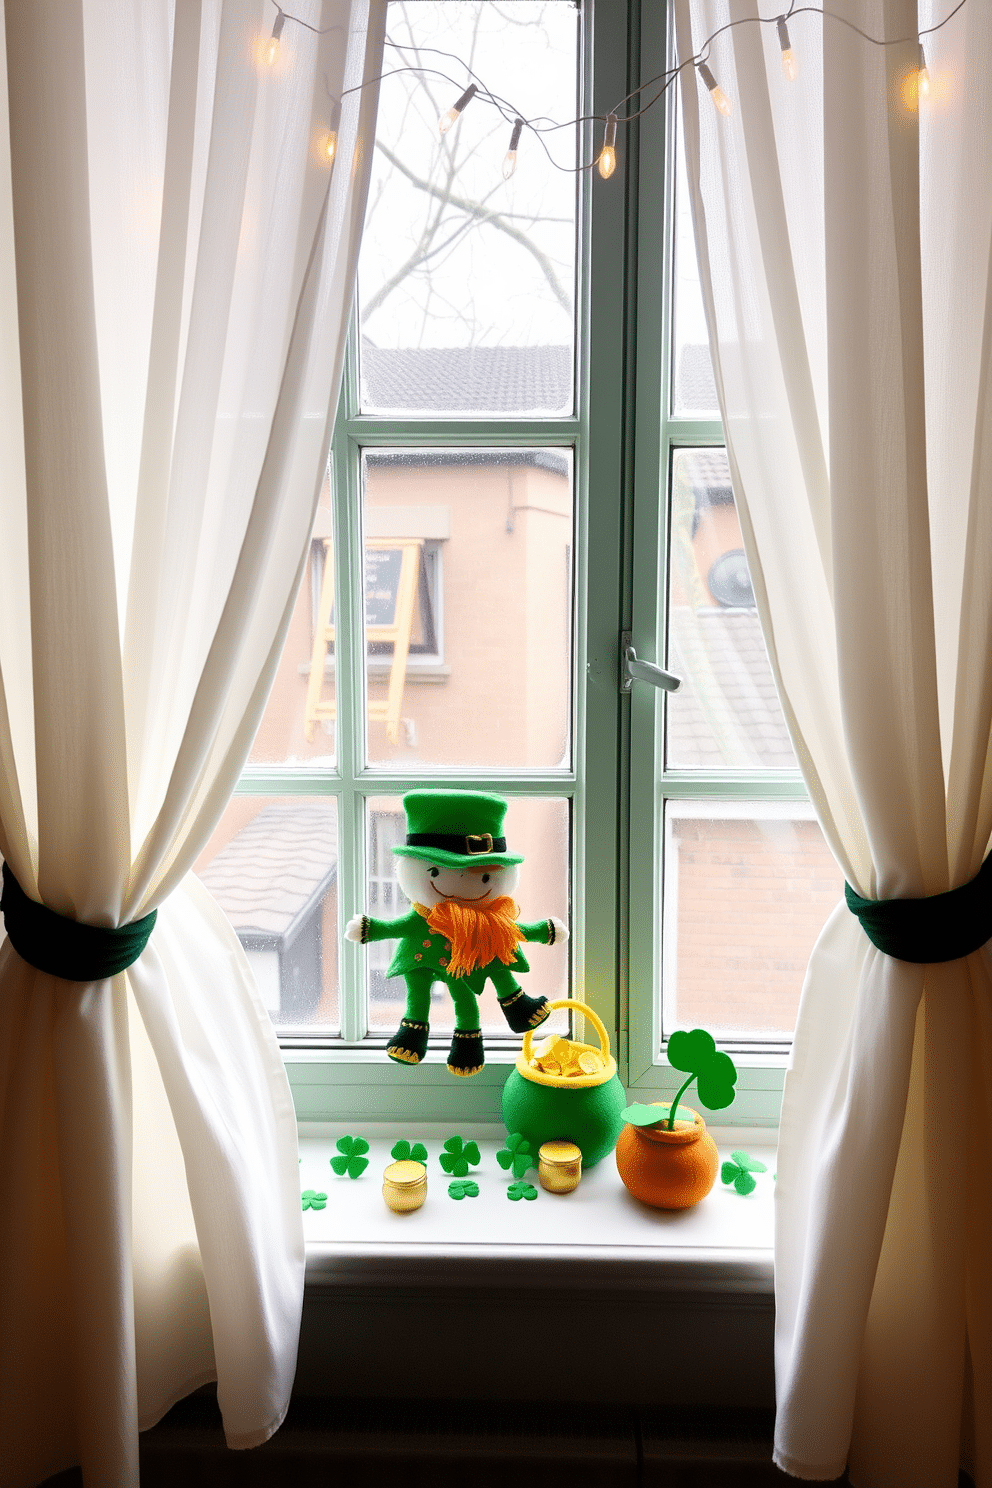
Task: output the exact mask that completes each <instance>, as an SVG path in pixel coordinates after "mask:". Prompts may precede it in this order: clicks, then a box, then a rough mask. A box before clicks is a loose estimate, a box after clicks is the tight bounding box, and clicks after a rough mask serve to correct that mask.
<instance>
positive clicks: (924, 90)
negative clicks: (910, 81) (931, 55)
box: [917, 41, 930, 98]
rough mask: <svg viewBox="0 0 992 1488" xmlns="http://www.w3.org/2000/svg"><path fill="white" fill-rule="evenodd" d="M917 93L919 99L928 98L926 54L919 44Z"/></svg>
mask: <svg viewBox="0 0 992 1488" xmlns="http://www.w3.org/2000/svg"><path fill="white" fill-rule="evenodd" d="M917 92H918V94H919V96H920V97H921V98H929V97H930V74H929V72H927V54H926V52H925V51H924V50H923V43H922V41H921V42H920V70H919V73H918V82H917Z"/></svg>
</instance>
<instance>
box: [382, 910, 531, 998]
mask: <svg viewBox="0 0 992 1488" xmlns="http://www.w3.org/2000/svg"><path fill="white" fill-rule="evenodd" d="M518 923H519V924H520V930H521V933H522V934H523V937H524V939H525V940H530V941H539V942H540V943H541V944H542V945H548V944H550V943H551V942H552V940H553V939H554V935H553V931H552V926H551V921H550V920H537V921H535V922H534V923H533V924H530V925H525V924H524V923H523V922H522V921H520V922H518ZM362 940H363V941H367V940H398V941H399V945H398V946H397V947H396V954H395V955H394V956H393V959H392V961H390V963H389V970H388V971H387V972H386V975H387V976H391V977H393V976H403V975H404V974H405V973H406V972H408V971H432V972H434V974H435V977H436V979H437V980H438V981H439V982H442V981H444V982H446V981H448V980H451V981H455V980H456V979H455V978H454V977H451V978H449V976H448V970H447V967H448V952H449V951H450V950H451V943H450V942H449V941H446V940H445V938H444V936H443V935H438V934H436V933H435V932H434V931H432V930H431V928H430V926H429V925H428V924H427V921H426V919H425V918H424V916H423V915H420V914H418V913H417V911H416V910H415V909H411V910H410V912H409V913H408V914H405V915H402V916H401V917H400V919H398V920H376V919H374V918H373V917H372V916H371V915H365V916H364V919H363V922H362ZM511 968H512V969H513V970H514V971H529V970H530V967H529V966H528V963H527V958H526V956H524V955H523V954H522V952H521V951H520V949H519V947H518V949H517V952H516V955H515V956H514V959H513V960H512V961H511V962H510V966H504V963H503V962H502V961H500V960H499V959H498V958H497V959H496V960H494V961H490V962H489V965H488V966H477V967H476V968H475V970H474V971H470V972H467V973H466V975H465V976H462V977H458V978H457V982H458V985H459V986H461V987H468V988H469V989H470V991H472V992H476V993H481V992H482V990H483V988H484V987H485V985H486V981H487V979H488V978H489V977H490V976H492V974H493V972H499V971H509V970H510V969H511Z"/></svg>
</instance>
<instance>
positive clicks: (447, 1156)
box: [439, 1137, 482, 1178]
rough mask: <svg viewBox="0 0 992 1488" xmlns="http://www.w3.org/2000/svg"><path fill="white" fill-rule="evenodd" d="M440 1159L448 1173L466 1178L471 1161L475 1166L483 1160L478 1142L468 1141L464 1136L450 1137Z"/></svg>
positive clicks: (455, 1176)
mask: <svg viewBox="0 0 992 1488" xmlns="http://www.w3.org/2000/svg"><path fill="white" fill-rule="evenodd" d="M439 1161H440V1163H441V1166H442V1168H443V1169H444V1171H445V1172H446V1173H450V1174H451V1175H452V1177H454V1178H464V1177H465V1175H466V1173H467V1172H468V1169H469V1164H470V1163H471V1165H472V1167H473V1168H474V1167H475V1166H476V1165H477V1164H478V1163H480V1162H481V1161H482V1159H481V1157H480V1156H479V1144H478V1142H466V1141H465V1138H464V1137H449V1138H448V1140H447V1141H446V1142H445V1144H444V1151H443V1152H442V1153H441V1155H440V1158H439Z"/></svg>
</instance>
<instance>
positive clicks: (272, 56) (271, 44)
mask: <svg viewBox="0 0 992 1488" xmlns="http://www.w3.org/2000/svg"><path fill="white" fill-rule="evenodd" d="M285 24H286V16H285V13H284V12H283V11H281V10H280V11H279V14H278V15H277V16H276V19H275V24H274V25H273V27H272V35H271V36H270V37H269V39H268V42H267V44H266V47H265V60H266V62H267V63H268V64H269V66H270V67H274V66H275V64H276V58H277V57H278V55H279V38H280V36H281V35H282V28H283V26H285Z"/></svg>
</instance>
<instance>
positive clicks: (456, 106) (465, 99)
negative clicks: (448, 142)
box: [437, 83, 479, 134]
mask: <svg viewBox="0 0 992 1488" xmlns="http://www.w3.org/2000/svg"><path fill="white" fill-rule="evenodd" d="M478 91H479V90H478V88H477V87H476V85H475V83H469V85H468V87H467V88H466V89H465V92H464V93H463V94H462V96H461V98H459V99H457V100H456V102H455V103H453V104H452V106H451V108H449V109H445V111H444V113H443V114H442V115H441V117H440V119H438V121H437V128H438V133H439V134H447V132H448V130H449V129H450V128H451V126H452V124H454V122H455V120H456V119H457V118H458V115H459V114H460V113H461V112H462V109H464V108H467V106H468V105H469V104H470V103H471V102H472V99H473V98H474V97H475V95H476V93H478Z"/></svg>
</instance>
